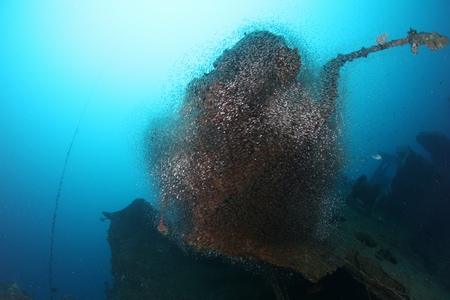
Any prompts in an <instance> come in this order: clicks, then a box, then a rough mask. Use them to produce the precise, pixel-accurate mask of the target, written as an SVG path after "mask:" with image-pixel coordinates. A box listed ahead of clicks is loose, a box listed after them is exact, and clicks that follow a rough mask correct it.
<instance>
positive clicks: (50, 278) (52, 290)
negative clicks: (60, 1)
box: [48, 61, 108, 300]
mask: <svg viewBox="0 0 450 300" xmlns="http://www.w3.org/2000/svg"><path fill="white" fill-rule="evenodd" d="M107 62H108V61H106V63H105V65H104V66H103V69H102V71H101V72H100V74H99V76H98V78H97V81H96V82H95V84H94V86H93V87H92V90H91V93H90V95H89V97H88V100H87V101H86V104H85V105H84V108H83V112H82V113H81V116H80V119H79V120H78V124H77V127H76V128H75V132H74V134H73V137H72V140H71V141H70V146H69V150H68V151H67V155H66V160H65V162H64V167H63V170H62V173H61V178H60V179H59V187H58V194H57V195H56V199H55V209H54V211H53V220H52V230H51V237H50V258H49V264H48V283H49V289H50V300H53V294H54V293H55V292H56V291H57V289H56V288H55V287H54V286H53V252H54V251H53V245H54V240H55V225H56V212H57V210H58V204H59V198H60V196H61V188H62V184H63V179H64V174H65V173H66V167H67V162H68V161H69V157H70V151H71V150H72V147H73V143H74V142H75V138H76V136H77V134H78V129H79V127H80V124H81V121H82V119H83V116H84V114H85V112H86V109H87V107H88V105H89V103H90V102H91V99H92V95H93V94H94V91H95V89H96V87H97V85H98V82H99V81H100V78H101V77H102V75H103V72H104V71H105V69H106V65H107Z"/></svg>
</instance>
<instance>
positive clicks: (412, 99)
mask: <svg viewBox="0 0 450 300" xmlns="http://www.w3.org/2000/svg"><path fill="white" fill-rule="evenodd" d="M448 11H450V3H449V2H448V1H443V0H432V1H394V2H393V1H384V0H383V1H370V2H367V3H363V2H362V1H245V2H244V1H231V0H230V1H215V2H212V1H138V0H136V1H35V2H29V1H21V0H19V1H2V2H1V3H0V37H1V38H0V178H1V181H0V282H5V281H11V280H15V281H16V282H17V283H18V284H19V285H20V286H21V287H22V288H23V289H25V290H27V291H29V292H30V293H31V294H32V295H33V296H34V298H35V299H48V298H49V297H50V291H49V283H48V281H49V251H50V237H51V225H52V218H53V211H54V206H55V198H56V196H57V193H58V187H59V182H60V178H61V173H62V170H63V167H64V162H65V159H66V156H67V152H68V150H69V146H70V143H71V141H72V137H73V136H74V134H75V132H76V136H75V140H74V143H73V147H72V148H71V152H70V156H69V159H68V162H67V168H66V171H65V174H64V178H63V185H62V189H61V194H60V198H59V206H58V210H57V217H56V227H55V237H54V256H53V283H54V286H55V287H57V289H58V292H57V294H56V295H57V297H59V296H61V295H64V294H72V295H74V296H75V297H76V298H77V299H102V298H104V294H103V288H104V282H105V281H109V282H110V281H111V275H110V264H109V259H110V250H109V246H108V243H107V240H106V232H107V229H108V223H107V222H100V217H101V211H116V210H119V209H121V208H123V207H124V206H126V205H127V204H128V203H130V201H131V200H132V199H134V198H137V197H142V198H146V199H148V200H150V201H152V199H153V197H155V196H154V194H153V193H152V189H151V188H150V185H151V183H149V182H148V179H147V175H146V173H145V171H146V170H145V168H146V159H145V157H144V156H143V149H142V148H143V147H144V143H143V142H144V137H145V129H146V125H147V124H148V122H149V120H150V119H151V118H154V117H160V116H162V117H164V116H165V115H169V116H170V115H171V113H173V112H174V110H175V109H176V107H177V104H179V103H180V101H181V100H182V95H183V90H184V88H185V87H186V85H187V83H188V82H189V81H190V80H191V79H192V78H194V77H195V76H201V75H202V74H203V73H205V72H208V71H209V70H211V68H212V63H213V61H214V60H215V58H216V57H217V56H219V55H220V54H221V53H222V51H223V50H224V49H226V48H230V47H231V46H232V45H233V44H234V43H236V42H237V41H238V40H240V39H241V38H242V37H243V35H244V33H245V32H249V31H251V30H255V29H265V30H270V31H273V32H274V33H277V34H283V35H284V36H285V37H286V38H287V40H289V41H290V42H291V43H292V44H294V45H297V44H298V45H301V46H302V48H303V49H305V51H306V52H307V53H308V57H307V60H309V61H311V62H314V64H316V65H319V66H320V65H323V64H324V63H325V62H327V61H328V60H329V59H331V58H333V57H335V56H336V55H337V54H338V53H348V52H351V51H354V50H357V49H360V48H361V47H362V46H371V45H373V44H375V38H376V37H377V36H379V35H380V34H383V33H388V34H389V37H388V39H396V38H401V37H404V36H406V32H407V31H408V30H409V29H410V27H412V28H414V29H417V30H418V31H430V32H431V31H437V32H439V33H441V34H444V35H447V36H448V35H450V20H449V18H448ZM448 70H450V47H446V48H445V49H443V50H441V51H437V52H434V51H430V50H428V49H426V48H424V47H422V48H420V49H419V55H417V56H415V55H412V54H411V53H410V49H409V47H408V46H404V47H401V48H394V49H389V50H387V51H384V52H380V53H375V54H371V55H370V56H369V57H368V58H366V59H359V60H357V61H355V62H352V63H347V65H346V66H345V67H344V68H343V70H342V73H341V75H342V79H341V82H342V84H341V93H342V95H345V97H346V103H345V106H346V114H345V120H344V123H345V130H346V132H345V136H346V140H347V151H348V153H349V157H350V159H349V162H348V165H347V167H346V172H347V174H348V176H349V178H356V177H358V176H359V175H361V174H364V173H366V174H371V173H372V172H373V171H374V169H375V168H376V167H377V165H378V162H377V161H376V160H375V159H373V158H372V155H374V154H376V153H377V151H384V152H388V153H395V148H396V147H397V146H398V145H410V146H411V147H412V149H414V150H415V151H416V152H418V153H420V154H423V155H424V156H427V155H428V154H427V153H426V152H425V151H424V150H423V149H422V148H421V146H420V145H418V144H417V142H416V141H415V136H416V135H417V133H419V132H420V131H429V130H437V131H440V132H442V133H444V134H446V135H447V136H450V123H449V120H450V72H449V71H448ZM57 297H55V298H57Z"/></svg>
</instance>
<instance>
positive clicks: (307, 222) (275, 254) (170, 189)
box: [149, 29, 448, 296]
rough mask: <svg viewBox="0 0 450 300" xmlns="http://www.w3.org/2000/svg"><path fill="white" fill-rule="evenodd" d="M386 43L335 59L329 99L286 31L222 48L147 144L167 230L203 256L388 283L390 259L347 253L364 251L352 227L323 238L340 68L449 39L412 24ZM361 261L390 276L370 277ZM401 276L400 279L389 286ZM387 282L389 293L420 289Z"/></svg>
mask: <svg viewBox="0 0 450 300" xmlns="http://www.w3.org/2000/svg"><path fill="white" fill-rule="evenodd" d="M381 42H382V43H381ZM381 42H380V43H379V44H378V45H375V46H372V47H370V48H362V49H361V50H358V51H355V52H352V53H350V54H346V55H343V54H339V55H338V56H337V57H336V58H335V59H332V60H331V61H330V62H328V63H327V64H326V65H325V66H324V67H323V80H322V83H321V95H320V99H314V97H313V96H311V95H308V94H307V92H306V91H307V87H305V86H304V85H303V84H302V81H301V79H299V78H298V75H299V71H300V69H301V59H300V55H299V51H298V50H297V49H296V48H294V49H292V48H290V47H289V46H288V44H287V43H286V41H285V40H284V38H283V37H281V36H276V35H274V34H272V33H270V32H267V31H262V32H253V33H250V34H248V35H246V36H245V37H244V38H243V39H242V40H241V41H240V42H238V43H237V44H236V45H235V46H234V47H233V48H232V49H230V50H227V51H225V52H224V53H223V54H222V56H220V57H219V58H218V59H217V60H216V62H215V63H214V70H212V71H211V72H210V73H208V74H205V75H204V76H203V77H201V78H198V79H195V80H193V81H192V82H191V83H190V84H189V86H188V90H187V96H186V99H185V101H184V102H183V103H182V107H181V110H180V113H179V116H178V118H177V119H176V120H174V121H173V122H172V123H171V124H169V125H168V127H167V128H164V130H161V133H160V136H159V137H157V140H158V141H164V142H161V143H158V144H157V145H151V146H149V157H150V162H151V163H150V164H151V166H150V168H151V170H150V172H151V175H152V176H153V177H154V178H155V179H156V180H157V181H158V184H159V187H160V193H161V194H160V198H161V199H164V201H162V202H163V204H162V206H163V215H162V217H161V219H160V225H161V226H160V227H161V228H163V226H164V228H168V229H170V235H169V236H170V237H171V238H173V239H177V240H178V241H179V242H180V244H187V245H189V246H190V247H192V248H194V249H196V250H198V251H201V250H203V251H207V252H208V253H211V252H213V253H220V254H224V255H228V256H230V257H245V258H248V259H252V260H255V261H264V262H267V263H270V264H273V265H277V266H282V267H287V268H290V269H292V270H294V271H296V272H298V273H300V274H302V275H303V276H304V277H305V278H307V279H308V280H310V281H312V282H316V281H318V280H320V279H321V278H323V277H324V276H326V274H328V273H330V272H333V271H335V270H337V269H338V268H346V269H348V270H349V271H350V272H351V273H352V274H354V275H355V276H359V277H360V278H361V280H362V281H363V282H367V281H370V282H371V285H370V286H369V287H368V288H369V289H370V290H371V291H372V290H376V289H385V286H384V284H383V283H381V282H386V281H387V280H388V279H387V278H386V276H388V277H390V276H391V275H387V274H388V272H385V271H383V270H384V269H383V268H389V267H391V265H393V263H391V262H389V261H386V262H387V263H389V266H387V267H386V266H385V265H384V263H385V261H384V260H383V261H378V260H376V259H374V258H372V257H373V256H374V255H372V257H371V256H368V255H366V254H364V255H363V256H361V257H360V258H358V259H356V260H355V259H353V260H347V259H346V258H345V257H347V256H348V254H349V253H351V251H353V250H355V249H358V250H357V251H359V253H363V250H364V249H363V250H361V249H360V248H361V246H364V245H361V243H359V242H358V241H357V243H359V245H357V244H353V243H354V242H353V241H354V240H355V238H354V236H353V234H351V236H350V237H349V236H348V232H347V231H343V232H341V233H342V234H343V235H345V237H344V238H343V237H337V238H338V239H342V240H340V241H337V242H336V241H333V244H334V245H339V246H337V247H336V246H332V245H331V244H332V243H327V241H326V239H324V238H323V237H322V236H321V235H320V234H321V233H323V232H324V231H325V230H324V228H326V226H328V223H327V222H328V221H327V220H328V219H331V216H327V215H326V212H327V208H328V207H330V206H331V203H330V202H329V201H330V200H329V199H330V198H331V197H330V195H331V193H332V192H333V184H334V179H335V178H336V177H337V176H338V174H339V172H340V170H341V167H342V165H343V155H342V147H341V144H340V135H339V123H338V122H337V120H338V119H339V118H338V116H336V115H338V114H339V111H337V109H336V100H337V99H338V97H339V93H338V78H339V70H340V68H341V67H342V66H343V65H344V64H345V63H346V62H347V61H350V62H351V61H353V60H354V59H357V58H361V57H367V55H368V54H370V53H374V52H377V51H381V50H385V49H388V48H391V47H394V46H401V45H405V44H407V43H409V44H411V47H412V52H413V53H414V54H417V49H418V47H419V46H420V45H422V44H423V45H426V46H427V47H429V48H430V49H431V50H438V49H441V48H442V47H443V46H445V45H447V44H448V38H447V37H445V36H441V35H439V34H437V33H431V34H430V33H417V31H415V30H412V29H411V30H410V31H409V33H408V36H407V37H406V38H404V39H398V40H392V41H389V42H384V41H381ZM152 132H154V131H152ZM369 207H370V210H372V208H373V201H372V200H371V203H370V205H369ZM370 210H369V211H370ZM328 211H329V210H328ZM328 217H330V218H328ZM345 218H346V219H349V218H348V217H347V216H346V217H345ZM167 219H171V220H173V223H171V225H170V226H167V225H166V224H164V220H167ZM372 225H373V224H372ZM166 226H167V227H166ZM161 231H162V232H165V230H161ZM352 232H353V231H352ZM347 243H348V245H347ZM366 248H367V247H366ZM368 248H370V247H368ZM366 256H367V257H369V258H370V260H366V259H363V257H366ZM362 261H363V262H366V263H367V264H368V265H369V266H370V269H371V270H381V271H380V272H378V271H371V272H369V271H368V268H369V266H367V267H366V266H364V264H365V263H362ZM401 261H403V259H402V260H401ZM368 273H370V274H368ZM358 274H359V275H358ZM361 274H363V275H361ZM394 277H396V278H394ZM403 279H404V278H402V277H401V275H395V276H394V275H392V278H391V282H393V283H395V282H404V280H403ZM390 285H391V284H390V283H387V286H388V289H392V290H393V291H394V292H393V293H390V294H389V293H388V294H389V295H391V296H392V295H394V296H395V295H406V294H411V293H415V292H416V291H413V290H407V289H406V288H405V287H404V286H403V285H402V287H401V288H400V287H392V286H390ZM393 285H394V286H396V284H393Z"/></svg>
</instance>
